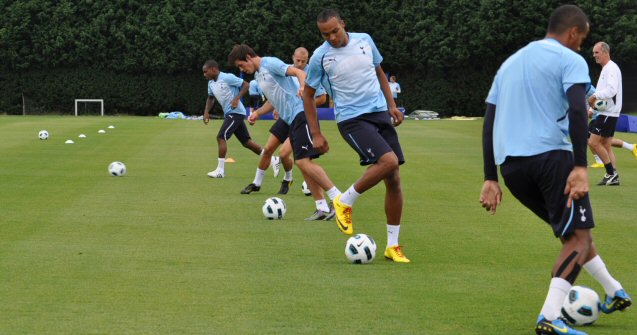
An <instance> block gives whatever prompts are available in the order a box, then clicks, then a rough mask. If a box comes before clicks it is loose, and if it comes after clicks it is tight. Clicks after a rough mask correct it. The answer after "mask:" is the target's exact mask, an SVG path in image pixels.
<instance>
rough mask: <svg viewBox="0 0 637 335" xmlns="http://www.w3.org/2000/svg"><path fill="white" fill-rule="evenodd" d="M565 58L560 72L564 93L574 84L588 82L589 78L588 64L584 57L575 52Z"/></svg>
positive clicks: (589, 81)
mask: <svg viewBox="0 0 637 335" xmlns="http://www.w3.org/2000/svg"><path fill="white" fill-rule="evenodd" d="M570 55H571V56H570V57H566V58H565V62H564V64H563V70H562V71H563V73H562V89H563V90H564V93H566V91H568V89H569V88H571V86H573V85H574V84H590V83H591V78H590V77H589V76H588V65H587V64H586V61H585V60H584V58H583V57H582V56H580V55H578V54H576V53H575V52H573V53H572V54H570Z"/></svg>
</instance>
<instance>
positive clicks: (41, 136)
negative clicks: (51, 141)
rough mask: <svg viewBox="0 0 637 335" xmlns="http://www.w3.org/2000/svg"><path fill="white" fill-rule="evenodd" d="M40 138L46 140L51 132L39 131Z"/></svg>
mask: <svg viewBox="0 0 637 335" xmlns="http://www.w3.org/2000/svg"><path fill="white" fill-rule="evenodd" d="M38 138H39V139H41V140H46V139H48V138H49V132H48V131H46V130H40V132H39V133H38Z"/></svg>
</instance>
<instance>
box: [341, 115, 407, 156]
mask: <svg viewBox="0 0 637 335" xmlns="http://www.w3.org/2000/svg"><path fill="white" fill-rule="evenodd" d="M338 130H339V131H340V132H341V136H343V138H344V139H345V141H346V142H347V144H349V146H350V147H352V149H354V150H355V151H356V152H357V153H358V155H359V157H360V164H361V165H369V164H374V163H376V161H378V159H379V158H380V157H381V156H382V155H384V154H386V153H388V152H390V151H393V152H394V154H396V156H397V157H398V163H399V164H403V163H405V157H404V156H403V150H402V148H401V147H400V142H398V134H397V133H396V129H394V125H392V123H391V117H390V116H389V113H388V112H377V113H367V114H362V115H359V116H357V117H355V118H352V119H349V120H345V121H342V122H339V123H338Z"/></svg>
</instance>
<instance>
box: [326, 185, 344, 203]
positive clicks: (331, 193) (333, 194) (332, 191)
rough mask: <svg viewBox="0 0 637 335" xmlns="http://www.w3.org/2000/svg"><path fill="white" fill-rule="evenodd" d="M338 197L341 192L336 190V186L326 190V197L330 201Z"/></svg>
mask: <svg viewBox="0 0 637 335" xmlns="http://www.w3.org/2000/svg"><path fill="white" fill-rule="evenodd" d="M339 195H341V191H340V190H339V189H338V188H336V186H332V188H330V189H329V190H327V196H328V197H329V198H330V200H334V198H336V197H338V196H339Z"/></svg>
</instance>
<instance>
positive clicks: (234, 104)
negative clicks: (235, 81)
mask: <svg viewBox="0 0 637 335" xmlns="http://www.w3.org/2000/svg"><path fill="white" fill-rule="evenodd" d="M230 106H231V107H232V108H237V106H239V99H237V98H234V99H232V101H231V102H230Z"/></svg>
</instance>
